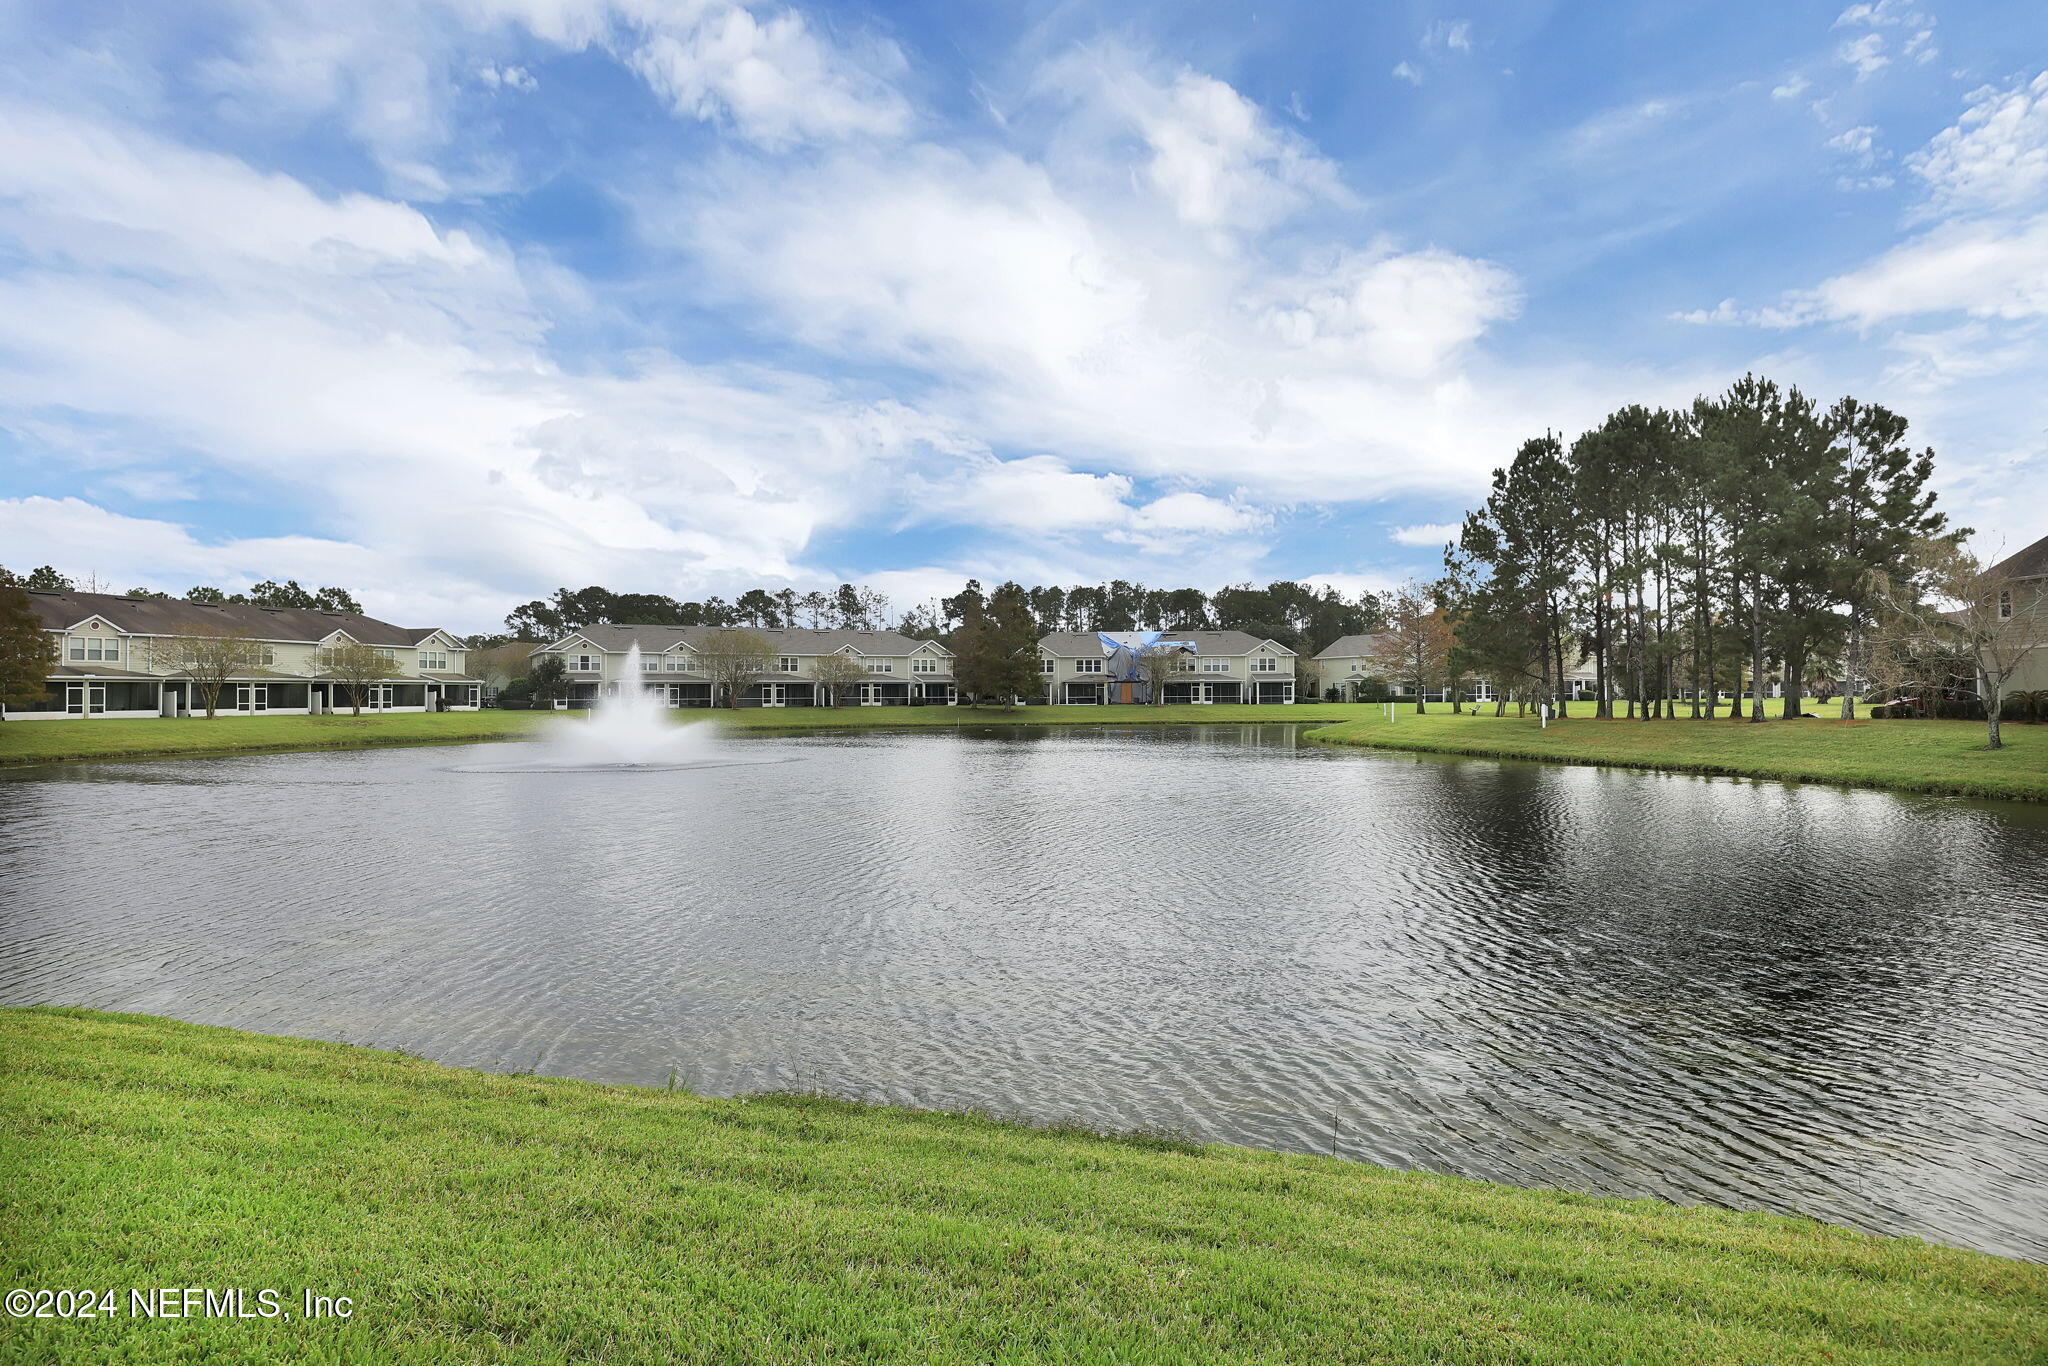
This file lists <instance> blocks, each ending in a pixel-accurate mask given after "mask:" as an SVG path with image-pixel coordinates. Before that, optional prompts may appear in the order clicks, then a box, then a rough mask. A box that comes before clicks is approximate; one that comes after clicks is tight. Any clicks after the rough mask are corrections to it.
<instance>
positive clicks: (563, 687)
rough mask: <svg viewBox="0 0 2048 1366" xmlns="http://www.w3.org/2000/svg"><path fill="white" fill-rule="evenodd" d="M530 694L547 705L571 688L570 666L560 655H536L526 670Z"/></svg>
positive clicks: (536, 700) (543, 704)
mask: <svg viewBox="0 0 2048 1366" xmlns="http://www.w3.org/2000/svg"><path fill="white" fill-rule="evenodd" d="M526 687H527V691H528V694H529V695H530V696H531V697H532V698H533V700H534V701H535V702H538V703H540V704H541V705H542V706H546V705H548V704H549V703H551V702H553V701H554V700H555V699H556V698H558V697H560V696H562V694H564V693H566V692H567V691H568V690H569V666H568V664H567V663H565V662H564V661H563V659H562V657H561V656H560V655H556V654H546V655H536V656H535V657H534V661H533V666H532V667H531V668H529V669H528V670H527V671H526Z"/></svg>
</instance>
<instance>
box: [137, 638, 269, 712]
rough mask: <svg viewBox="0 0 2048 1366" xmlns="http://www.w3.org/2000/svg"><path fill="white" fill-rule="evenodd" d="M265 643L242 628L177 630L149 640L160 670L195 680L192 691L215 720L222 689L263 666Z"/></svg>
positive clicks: (151, 656) (153, 660)
mask: <svg viewBox="0 0 2048 1366" xmlns="http://www.w3.org/2000/svg"><path fill="white" fill-rule="evenodd" d="M266 653H267V649H266V647H265V646H264V645H263V643H262V642H261V641H259V640H257V639H256V638H255V637H254V636H251V635H249V634H247V633H246V632H242V631H226V632H213V631H208V632H204V633H202V632H200V631H197V630H187V631H177V632H171V633H168V634H165V635H160V636H157V637H155V638H154V639H152V640H151V641H150V643H149V660H150V664H151V666H152V667H153V668H155V669H156V670H157V671H158V672H159V673H167V674H172V675H174V676H176V677H179V678H188V679H190V680H191V681H192V691H193V693H194V694H195V695H196V696H197V697H198V699H199V704H200V706H201V707H203V708H204V709H205V711H206V719H207V720H209V721H211V720H212V719H213V718H214V713H215V712H216V711H218V710H219V708H220V695H221V691H222V690H223V689H224V688H226V687H227V685H228V683H229V682H230V681H232V680H234V679H237V678H247V677H248V676H249V675H250V674H252V673H254V672H256V671H257V670H258V669H261V668H262V667H263V660H264V656H265V654H266Z"/></svg>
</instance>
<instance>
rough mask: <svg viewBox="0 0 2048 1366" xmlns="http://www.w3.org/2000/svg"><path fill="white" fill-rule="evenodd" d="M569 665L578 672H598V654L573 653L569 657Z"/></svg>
mask: <svg viewBox="0 0 2048 1366" xmlns="http://www.w3.org/2000/svg"><path fill="white" fill-rule="evenodd" d="M569 667H570V668H572V669H574V670H576V671H577V672H578V673H586V674H589V673H596V672H597V656H596V655H572V656H571V657H570V659H569Z"/></svg>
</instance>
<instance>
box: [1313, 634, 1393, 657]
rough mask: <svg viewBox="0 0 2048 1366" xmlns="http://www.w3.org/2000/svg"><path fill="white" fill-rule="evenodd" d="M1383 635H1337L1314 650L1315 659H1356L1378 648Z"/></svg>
mask: <svg viewBox="0 0 2048 1366" xmlns="http://www.w3.org/2000/svg"><path fill="white" fill-rule="evenodd" d="M1382 639H1383V637H1381V636H1379V635H1373V634H1367V635H1362V636H1338V637H1337V638H1336V639H1335V640H1333V641H1331V642H1330V643H1329V644H1328V645H1325V646H1324V647H1323V648H1322V649H1320V650H1318V651H1316V658H1317V659H1357V658H1359V657H1361V656H1364V655H1369V654H1371V653H1372V652H1373V651H1374V650H1375V649H1377V648H1379V643H1380V641H1381V640H1382Z"/></svg>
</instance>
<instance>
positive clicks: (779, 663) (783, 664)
mask: <svg viewBox="0 0 2048 1366" xmlns="http://www.w3.org/2000/svg"><path fill="white" fill-rule="evenodd" d="M775 667H776V668H778V669H780V670H781V671H782V672H784V673H786V674H793V673H795V672H796V671H797V670H798V669H801V668H802V667H803V661H802V660H800V659H798V658H797V657H796V656H795V655H784V656H782V658H780V659H778V660H776V661H775Z"/></svg>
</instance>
